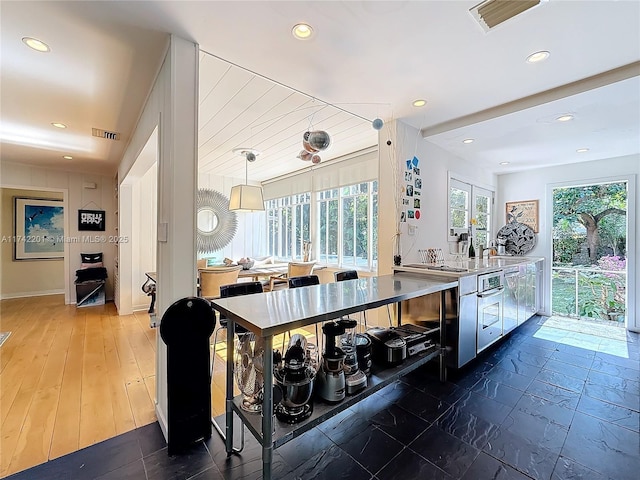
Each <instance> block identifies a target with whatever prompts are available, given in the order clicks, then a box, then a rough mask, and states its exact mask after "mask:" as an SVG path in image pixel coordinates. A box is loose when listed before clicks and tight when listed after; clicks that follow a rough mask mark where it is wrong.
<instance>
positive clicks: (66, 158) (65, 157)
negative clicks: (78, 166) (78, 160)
mask: <svg viewBox="0 0 640 480" xmlns="http://www.w3.org/2000/svg"><path fill="white" fill-rule="evenodd" d="M62 158H64V159H65V160H73V157H72V156H71V155H63V156H62Z"/></svg>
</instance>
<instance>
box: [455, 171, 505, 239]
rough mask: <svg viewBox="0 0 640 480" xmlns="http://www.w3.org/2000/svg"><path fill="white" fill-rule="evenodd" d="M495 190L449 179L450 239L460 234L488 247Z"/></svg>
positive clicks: (491, 235) (490, 237)
mask: <svg viewBox="0 0 640 480" xmlns="http://www.w3.org/2000/svg"><path fill="white" fill-rule="evenodd" d="M492 221H493V192H492V191H490V190H486V189H484V188H481V187H478V186H477V185H472V184H470V183H466V182H462V181H460V180H456V179H455V178H450V179H449V240H450V241H455V240H456V239H457V238H459V236H460V234H462V233H468V234H469V235H471V236H472V237H473V245H474V246H475V247H477V246H478V245H484V246H485V248H486V247H488V246H489V245H490V244H491V242H492V241H493V240H494V238H493V232H492V230H491V229H492Z"/></svg>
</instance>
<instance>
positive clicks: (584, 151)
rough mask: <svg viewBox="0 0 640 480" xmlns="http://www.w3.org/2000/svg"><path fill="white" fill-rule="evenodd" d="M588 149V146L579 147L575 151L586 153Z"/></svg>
mask: <svg viewBox="0 0 640 480" xmlns="http://www.w3.org/2000/svg"><path fill="white" fill-rule="evenodd" d="M588 151H589V149H588V148H579V149H577V150H576V152H578V153H586V152H588Z"/></svg>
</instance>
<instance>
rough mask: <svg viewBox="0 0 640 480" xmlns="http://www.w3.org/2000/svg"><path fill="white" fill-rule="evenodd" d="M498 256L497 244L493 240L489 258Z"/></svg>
mask: <svg viewBox="0 0 640 480" xmlns="http://www.w3.org/2000/svg"><path fill="white" fill-rule="evenodd" d="M497 254H498V251H497V250H496V244H495V243H494V242H493V240H492V241H491V246H490V247H489V256H490V257H495V256H496V255H497Z"/></svg>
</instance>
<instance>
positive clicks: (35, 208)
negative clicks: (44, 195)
mask: <svg viewBox="0 0 640 480" xmlns="http://www.w3.org/2000/svg"><path fill="white" fill-rule="evenodd" d="M14 201H15V236H14V237H13V239H12V240H13V243H14V245H15V249H14V253H15V255H14V257H15V259H16V260H29V259H50V258H62V257H63V256H64V238H65V237H64V207H63V204H62V201H61V200H42V199H34V198H19V197H15V198H14Z"/></svg>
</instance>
